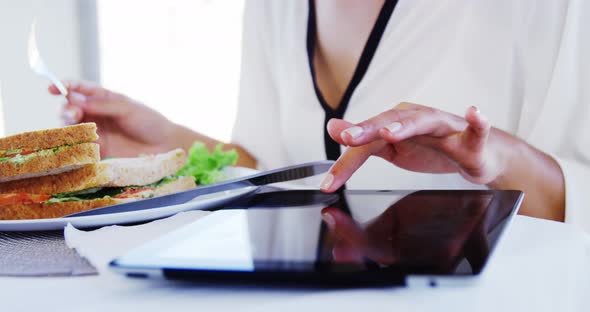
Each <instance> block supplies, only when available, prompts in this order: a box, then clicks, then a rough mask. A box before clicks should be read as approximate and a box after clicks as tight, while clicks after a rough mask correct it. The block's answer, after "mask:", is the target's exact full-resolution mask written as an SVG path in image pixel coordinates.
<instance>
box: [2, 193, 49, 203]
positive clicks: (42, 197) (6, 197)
mask: <svg viewBox="0 0 590 312" xmlns="http://www.w3.org/2000/svg"><path fill="white" fill-rule="evenodd" d="M49 199H51V195H49V194H27V193H7V194H0V206H4V205H19V204H20V205H26V204H36V203H42V202H46V201H48V200H49Z"/></svg>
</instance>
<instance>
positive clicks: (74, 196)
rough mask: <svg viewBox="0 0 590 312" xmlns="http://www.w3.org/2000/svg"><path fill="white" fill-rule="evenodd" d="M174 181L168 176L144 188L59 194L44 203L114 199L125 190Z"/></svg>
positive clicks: (93, 189) (94, 189)
mask: <svg viewBox="0 0 590 312" xmlns="http://www.w3.org/2000/svg"><path fill="white" fill-rule="evenodd" d="M176 180H178V177H175V176H170V177H165V178H163V179H162V180H160V181H158V182H156V183H152V184H149V185H144V186H127V187H95V188H91V189H86V190H82V191H77V192H68V193H60V194H55V195H53V196H52V198H51V199H50V200H48V201H47V202H46V203H48V204H53V203H63V202H75V201H82V200H93V199H101V198H111V197H115V196H117V195H119V194H121V193H123V192H124V191H125V190H129V189H135V188H142V187H148V188H156V187H160V186H162V185H164V184H167V183H170V182H173V181H176Z"/></svg>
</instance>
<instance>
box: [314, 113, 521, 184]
mask: <svg viewBox="0 0 590 312" xmlns="http://www.w3.org/2000/svg"><path fill="white" fill-rule="evenodd" d="M328 132H329V134H330V136H331V137H332V138H333V139H334V140H335V141H337V142H338V143H340V144H343V145H346V146H349V147H350V148H348V149H347V150H346V151H345V152H344V153H343V154H342V156H341V157H340V158H339V159H338V161H337V162H336V163H335V164H334V166H333V167H332V169H331V170H330V174H328V175H327V176H326V178H325V179H324V182H323V183H322V185H321V188H322V189H323V190H324V191H329V192H331V191H335V190H337V189H338V188H339V187H340V186H342V185H343V184H344V183H345V182H346V180H348V179H349V178H350V176H351V175H352V174H353V173H354V172H355V171H356V170H357V169H358V168H359V167H360V166H361V165H362V164H363V163H364V162H365V161H366V160H367V159H368V158H369V157H370V156H371V155H375V156H379V157H381V158H383V159H385V160H387V161H389V162H391V163H393V164H395V165H396V166H399V167H401V168H404V169H407V170H411V171H417V172H427V173H459V174H461V175H462V176H463V177H464V178H465V179H466V180H468V181H470V182H473V183H477V184H489V183H492V182H493V181H495V180H496V179H497V178H498V177H500V176H501V175H502V174H503V173H504V171H505V165H506V158H507V155H506V152H507V149H502V148H500V147H505V146H507V145H508V144H510V142H509V141H510V138H509V135H507V134H505V133H503V132H501V131H499V130H496V129H492V128H491V127H490V124H489V123H488V121H487V120H486V119H485V117H483V116H482V115H481V114H480V113H479V111H478V109H477V108H475V107H470V108H469V109H468V110H467V112H466V114H465V118H462V117H459V116H456V115H453V114H450V113H446V112H443V111H440V110H436V109H433V108H430V107H426V106H422V105H417V104H411V103H402V104H400V105H398V106H397V107H396V108H394V109H391V110H388V111H386V112H384V113H381V114H379V115H377V116H375V117H373V118H371V119H368V120H366V121H364V122H361V123H359V124H356V125H355V124H351V123H349V122H346V121H344V120H339V119H332V120H330V122H329V123H328Z"/></svg>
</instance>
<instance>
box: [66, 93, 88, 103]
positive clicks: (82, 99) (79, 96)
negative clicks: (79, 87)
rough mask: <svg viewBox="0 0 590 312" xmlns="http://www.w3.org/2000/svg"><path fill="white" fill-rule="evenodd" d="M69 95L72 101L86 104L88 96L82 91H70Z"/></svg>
mask: <svg viewBox="0 0 590 312" xmlns="http://www.w3.org/2000/svg"><path fill="white" fill-rule="evenodd" d="M69 97H70V101H72V102H76V103H77V104H84V103H85V102H86V97H85V96H84V95H83V94H80V93H70V95H69Z"/></svg>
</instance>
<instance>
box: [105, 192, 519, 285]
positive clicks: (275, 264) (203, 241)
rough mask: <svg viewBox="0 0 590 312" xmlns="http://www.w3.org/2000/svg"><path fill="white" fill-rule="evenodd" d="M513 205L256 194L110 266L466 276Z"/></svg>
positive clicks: (494, 198) (474, 197)
mask: <svg viewBox="0 0 590 312" xmlns="http://www.w3.org/2000/svg"><path fill="white" fill-rule="evenodd" d="M521 199H522V193H521V192H516V191H485V190H482V191H479V190H469V191H416V192H414V191H354V190H347V191H342V192H340V193H337V194H325V193H322V192H319V191H308V190H299V191H272V192H265V193H259V194H255V195H253V196H251V197H249V198H247V199H244V200H242V201H240V202H238V203H234V204H233V205H231V206H229V207H225V209H224V210H222V211H218V212H215V213H213V214H211V215H209V216H207V217H204V218H202V219H200V220H198V221H196V222H195V223H193V224H191V225H188V226H186V227H184V228H182V229H179V230H177V231H175V232H173V233H171V234H169V235H167V236H165V237H163V238H161V239H159V240H156V241H154V242H152V243H150V244H147V245H146V246H143V247H142V248H139V249H137V250H135V251H132V252H130V253H129V254H128V255H125V256H124V257H122V258H120V259H117V260H116V261H115V262H114V263H113V265H114V266H116V267H119V268H121V267H122V268H127V269H134V268H135V269H138V268H139V269H142V268H143V269H158V268H159V269H163V270H164V271H165V273H167V274H168V275H170V276H174V277H183V276H184V277H191V276H192V277H197V278H198V277H199V276H205V275H207V276H208V277H215V276H218V277H226V278H227V277H230V278H231V277H232V276H234V277H237V276H241V278H244V277H248V276H257V277H264V276H266V277H267V278H271V279H272V278H275V279H277V278H287V279H289V278H296V279H297V278H302V279H303V278H313V277H317V278H322V279H325V278H328V279H329V278H330V277H337V276H340V277H345V278H346V279H347V280H351V279H355V278H361V279H363V278H365V279H371V278H376V279H380V278H390V279H392V278H395V277H400V278H401V277H403V276H406V275H410V274H415V275H424V274H426V275H475V274H478V273H480V272H481V271H482V269H483V267H484V265H485V264H486V262H487V260H488V257H489V255H490V252H491V251H492V249H493V248H494V246H495V244H496V242H497V239H498V237H499V235H500V234H501V232H502V229H503V227H504V225H505V223H506V222H507V220H509V219H510V216H511V215H512V214H514V213H515V211H516V210H517V207H518V205H519V204H520V201H521ZM326 214H328V215H330V216H331V217H332V219H333V221H334V222H331V223H332V224H329V223H326V221H325V220H324V219H323V218H322V215H324V216H325V215H326ZM265 273H266V275H265ZM203 274H205V275H203Z"/></svg>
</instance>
